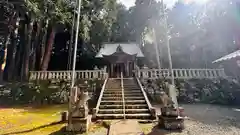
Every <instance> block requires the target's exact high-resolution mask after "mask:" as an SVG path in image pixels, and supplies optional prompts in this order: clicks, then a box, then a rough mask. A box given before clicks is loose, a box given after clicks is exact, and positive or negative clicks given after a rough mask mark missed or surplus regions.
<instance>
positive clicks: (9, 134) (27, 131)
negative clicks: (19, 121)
mask: <svg viewBox="0 0 240 135" xmlns="http://www.w3.org/2000/svg"><path fill="white" fill-rule="evenodd" d="M63 123H65V122H52V123H50V124H47V125H42V126H39V127H36V128H33V129H29V130H24V131H19V132H11V133H6V134H2V135H17V134H24V133H29V132H33V131H36V130H39V129H42V128H46V127H51V126H55V125H59V124H63Z"/></svg>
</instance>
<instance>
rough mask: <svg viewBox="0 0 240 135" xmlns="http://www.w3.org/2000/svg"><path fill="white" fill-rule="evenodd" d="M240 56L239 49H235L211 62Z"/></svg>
mask: <svg viewBox="0 0 240 135" xmlns="http://www.w3.org/2000/svg"><path fill="white" fill-rule="evenodd" d="M239 56H240V50H237V51H235V52H233V53H230V54H228V55H226V56H223V57H222V58H219V59H217V60H215V61H213V63H217V62H221V61H225V60H230V59H233V58H236V57H239Z"/></svg>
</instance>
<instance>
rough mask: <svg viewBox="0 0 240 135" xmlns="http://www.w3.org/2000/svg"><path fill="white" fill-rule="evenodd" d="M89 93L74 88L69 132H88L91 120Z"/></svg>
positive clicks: (71, 99) (71, 97) (71, 96)
mask: <svg viewBox="0 0 240 135" xmlns="http://www.w3.org/2000/svg"><path fill="white" fill-rule="evenodd" d="M89 99H90V98H89V96H88V92H84V90H81V91H80V88H76V87H75V88H72V90H71V95H70V108H69V117H68V118H69V120H68V126H67V128H66V129H67V131H75V132H87V131H88V129H89V123H90V122H91V118H90V117H89V116H90V115H88V103H87V102H88V100H89Z"/></svg>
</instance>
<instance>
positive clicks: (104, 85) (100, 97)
mask: <svg viewBox="0 0 240 135" xmlns="http://www.w3.org/2000/svg"><path fill="white" fill-rule="evenodd" d="M107 81H108V77H107V78H106V79H105V81H104V83H103V86H102V89H101V92H100V95H99V97H98V102H97V105H96V108H95V109H94V115H96V114H97V113H98V110H99V106H100V103H101V100H102V97H103V92H104V90H105V87H106V84H107Z"/></svg>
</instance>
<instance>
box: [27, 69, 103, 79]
mask: <svg viewBox="0 0 240 135" xmlns="http://www.w3.org/2000/svg"><path fill="white" fill-rule="evenodd" d="M71 75H72V71H30V73H29V80H49V79H66V80H71V79H72V78H71V77H72V76H71ZM106 76H107V73H106V71H105V70H79V71H76V79H103V80H104V79H105V78H106Z"/></svg>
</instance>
